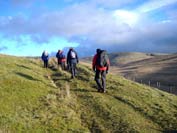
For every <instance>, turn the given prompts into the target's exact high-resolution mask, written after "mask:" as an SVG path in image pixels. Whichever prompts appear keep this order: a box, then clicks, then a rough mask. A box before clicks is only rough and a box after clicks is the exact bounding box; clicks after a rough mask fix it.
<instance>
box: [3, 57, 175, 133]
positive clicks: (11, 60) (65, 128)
mask: <svg viewBox="0 0 177 133" xmlns="http://www.w3.org/2000/svg"><path fill="white" fill-rule="evenodd" d="M0 62H1V69H0V75H1V77H0V84H1V86H0V105H1V108H0V132H27V131H28V132H162V131H173V130H175V131H176V130H177V97H176V96H174V95H171V94H167V93H165V92H162V91H159V90H157V89H152V88H149V87H147V86H143V85H139V84H137V83H134V82H131V81H128V80H126V79H124V78H122V77H118V76H113V75H108V77H107V90H108V92H107V93H106V94H101V93H97V92H96V85H95V82H94V73H93V72H92V70H91V69H90V68H89V67H86V66H83V65H79V66H78V76H77V78H76V79H73V80H71V79H70V74H69V73H68V72H65V71H60V70H58V69H57V67H56V65H55V64H56V62H55V61H54V60H53V59H52V60H51V61H50V66H51V69H48V70H46V69H43V68H42V63H41V62H40V61H39V60H37V59H29V58H28V59H27V58H17V57H10V56H4V55H0Z"/></svg>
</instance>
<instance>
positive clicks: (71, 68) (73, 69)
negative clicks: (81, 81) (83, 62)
mask: <svg viewBox="0 0 177 133" xmlns="http://www.w3.org/2000/svg"><path fill="white" fill-rule="evenodd" d="M70 71H71V76H72V78H74V77H75V76H76V63H71V64H70Z"/></svg>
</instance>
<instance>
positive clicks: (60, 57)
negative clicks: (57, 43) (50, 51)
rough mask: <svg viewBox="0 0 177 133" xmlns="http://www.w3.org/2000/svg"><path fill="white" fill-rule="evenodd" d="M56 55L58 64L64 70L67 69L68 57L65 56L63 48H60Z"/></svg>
mask: <svg viewBox="0 0 177 133" xmlns="http://www.w3.org/2000/svg"><path fill="white" fill-rule="evenodd" d="M56 57H57V59H58V65H60V66H61V69H62V70H65V68H66V65H65V63H66V57H65V55H64V53H63V51H62V50H58V52H57V54H56Z"/></svg>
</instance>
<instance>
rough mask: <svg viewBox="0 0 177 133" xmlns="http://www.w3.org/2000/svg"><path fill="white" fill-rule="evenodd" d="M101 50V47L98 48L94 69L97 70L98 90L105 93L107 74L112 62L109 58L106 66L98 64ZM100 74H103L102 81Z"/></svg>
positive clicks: (93, 63) (94, 59)
mask: <svg viewBox="0 0 177 133" xmlns="http://www.w3.org/2000/svg"><path fill="white" fill-rule="evenodd" d="M101 52H102V50H101V49H97V50H96V54H95V56H94V57H93V60H92V69H93V71H94V72H95V81H96V83H97V85H98V92H103V93H105V92H106V74H107V73H108V70H109V66H110V62H109V59H108V58H107V60H106V65H105V66H100V65H99V64H98V60H99V59H98V58H99V55H100V54H101ZM100 76H101V82H100Z"/></svg>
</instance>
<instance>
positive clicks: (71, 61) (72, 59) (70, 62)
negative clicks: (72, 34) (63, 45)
mask: <svg viewBox="0 0 177 133" xmlns="http://www.w3.org/2000/svg"><path fill="white" fill-rule="evenodd" d="M77 63H79V59H78V56H77V53H76V51H75V50H74V49H73V48H70V49H69V51H68V54H67V66H68V67H69V70H70V72H71V78H75V76H76V65H77Z"/></svg>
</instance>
